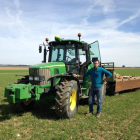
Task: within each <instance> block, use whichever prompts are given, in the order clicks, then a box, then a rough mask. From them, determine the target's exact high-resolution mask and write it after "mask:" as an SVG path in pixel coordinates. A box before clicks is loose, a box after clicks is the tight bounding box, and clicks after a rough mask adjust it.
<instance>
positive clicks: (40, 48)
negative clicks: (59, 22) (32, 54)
mask: <svg viewBox="0 0 140 140" xmlns="http://www.w3.org/2000/svg"><path fill="white" fill-rule="evenodd" d="M39 53H42V46H41V45H39Z"/></svg>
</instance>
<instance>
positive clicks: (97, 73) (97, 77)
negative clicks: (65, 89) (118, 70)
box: [83, 67, 112, 87]
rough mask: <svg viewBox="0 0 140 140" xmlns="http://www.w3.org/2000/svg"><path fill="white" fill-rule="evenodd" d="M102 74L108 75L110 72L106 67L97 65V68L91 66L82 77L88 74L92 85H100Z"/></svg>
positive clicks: (109, 75)
mask: <svg viewBox="0 0 140 140" xmlns="http://www.w3.org/2000/svg"><path fill="white" fill-rule="evenodd" d="M104 74H106V75H107V76H108V77H111V76H112V73H110V72H109V71H107V70H106V69H104V68H102V67H97V70H95V69H94V68H92V69H90V70H89V71H88V72H87V73H85V74H83V78H84V77H86V76H88V75H90V76H91V81H92V87H102V80H103V76H104Z"/></svg>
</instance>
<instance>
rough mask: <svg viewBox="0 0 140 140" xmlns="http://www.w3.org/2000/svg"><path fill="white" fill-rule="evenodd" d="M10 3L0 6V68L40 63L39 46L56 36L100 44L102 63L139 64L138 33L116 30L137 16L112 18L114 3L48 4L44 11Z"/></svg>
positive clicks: (41, 6) (42, 7) (41, 5)
mask: <svg viewBox="0 0 140 140" xmlns="http://www.w3.org/2000/svg"><path fill="white" fill-rule="evenodd" d="M9 3H10V4H9ZM9 3H8V4H7V3H6V4H5V5H4V4H3V5H4V6H3V9H2V10H1V13H0V21H1V23H0V25H1V26H0V42H1V45H0V49H1V51H0V64H30V65H31V64H36V63H40V62H41V61H42V58H43V56H42V54H39V53H38V45H39V44H42V42H43V41H44V40H45V38H46V37H50V38H49V39H50V41H52V40H54V36H55V35H60V37H61V38H65V39H77V40H78V37H77V34H78V33H79V32H80V33H81V34H82V36H81V40H84V41H86V42H88V43H92V42H94V41H95V40H99V44H100V50H101V56H102V62H110V61H111V62H112V61H114V62H115V65H116V66H122V65H123V64H125V65H126V66H129V65H130V66H134V65H135V66H136V65H138V63H137V62H138V61H140V58H139V51H140V50H139V44H140V40H139V38H140V32H137V33H135V32H129V33H128V32H125V31H122V30H118V28H115V27H119V26H121V25H123V24H125V23H126V22H129V21H133V19H136V17H138V15H139V12H137V14H134V15H132V16H130V17H129V16H128V17H129V18H128V19H124V18H122V17H121V18H120V17H119V16H117V15H116V16H112V13H114V12H117V10H116V9H117V8H118V7H117V3H116V2H115V3H114V1H113V0H112V1H111V0H109V1H101V0H100V1H93V0H86V1H85V0H80V1H67V3H65V2H61V3H59V2H57V1H55V3H54V2H51V1H48V3H47V4H48V6H47V8H46V5H45V4H44V3H43V1H40V2H38V1H35V2H34V3H31V2H29V1H14V4H13V1H9ZM11 5H12V6H11ZM29 7H30V8H29ZM120 8H122V7H120ZM132 12H133V13H134V11H132ZM132 12H130V13H131V14H132ZM114 14H115V13H114ZM128 15H130V14H128ZM121 19H123V20H122V22H119V21H120V20H121ZM44 42H45V41H44ZM136 60H137V61H136ZM132 61H134V62H133V63H132Z"/></svg>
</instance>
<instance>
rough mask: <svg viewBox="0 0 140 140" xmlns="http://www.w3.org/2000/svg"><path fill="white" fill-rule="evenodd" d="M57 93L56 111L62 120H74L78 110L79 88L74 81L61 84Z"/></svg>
mask: <svg viewBox="0 0 140 140" xmlns="http://www.w3.org/2000/svg"><path fill="white" fill-rule="evenodd" d="M58 88H59V89H58V91H57V92H56V98H55V100H56V103H55V111H56V113H57V114H58V115H59V116H60V117H62V118H72V117H73V116H74V115H75V114H76V112H77V110H78V100H79V94H78V92H77V91H78V88H77V82H76V81H74V80H71V81H67V82H61V84H60V85H59V86H58Z"/></svg>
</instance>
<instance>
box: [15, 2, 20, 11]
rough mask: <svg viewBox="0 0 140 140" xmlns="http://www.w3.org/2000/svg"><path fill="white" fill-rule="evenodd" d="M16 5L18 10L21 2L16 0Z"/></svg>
mask: <svg viewBox="0 0 140 140" xmlns="http://www.w3.org/2000/svg"><path fill="white" fill-rule="evenodd" d="M14 4H15V5H16V8H17V9H18V8H19V6H20V2H19V0H14Z"/></svg>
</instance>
